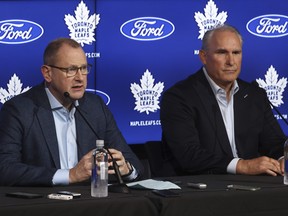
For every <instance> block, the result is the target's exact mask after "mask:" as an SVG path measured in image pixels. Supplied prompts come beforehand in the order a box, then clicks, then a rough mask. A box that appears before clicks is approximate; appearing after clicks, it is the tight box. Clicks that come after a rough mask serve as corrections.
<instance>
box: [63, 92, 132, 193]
mask: <svg viewBox="0 0 288 216" xmlns="http://www.w3.org/2000/svg"><path fill="white" fill-rule="evenodd" d="M64 97H65V98H67V99H69V100H70V101H71V102H72V106H73V107H75V109H76V111H77V112H78V113H79V114H80V116H81V117H82V119H83V120H84V121H85V123H86V124H87V125H88V127H89V128H90V130H91V131H92V132H93V133H94V135H95V136H96V137H97V139H99V138H100V137H99V136H98V134H97V133H96V131H95V130H94V128H93V127H92V126H91V124H90V123H89V122H88V120H87V119H86V118H85V116H84V115H83V114H82V112H81V110H80V109H79V108H78V107H77V106H75V104H74V102H73V100H72V99H71V97H70V94H69V92H64ZM105 149H106V150H107V152H108V154H109V155H110V157H111V160H112V165H113V169H114V171H115V176H116V178H117V181H118V183H116V184H111V185H109V186H108V191H109V192H115V193H131V191H130V189H129V188H128V186H127V185H126V184H125V183H124V182H123V179H122V177H121V174H120V170H119V166H118V164H117V163H116V161H115V160H114V158H113V156H112V154H111V152H110V151H109V150H108V148H105Z"/></svg>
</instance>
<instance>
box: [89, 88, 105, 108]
mask: <svg viewBox="0 0 288 216" xmlns="http://www.w3.org/2000/svg"><path fill="white" fill-rule="evenodd" d="M86 92H91V93H94V94H97V95H99V96H100V97H101V98H102V99H103V101H104V103H105V104H106V105H108V104H109V103H110V97H109V95H108V94H106V93H105V92H103V91H99V90H95V89H86Z"/></svg>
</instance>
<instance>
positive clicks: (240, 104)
mask: <svg viewBox="0 0 288 216" xmlns="http://www.w3.org/2000/svg"><path fill="white" fill-rule="evenodd" d="M238 85H239V91H238V92H237V93H236V94H235V96H234V124H235V144H236V148H237V152H238V156H239V157H243V149H242V148H241V146H242V145H239V142H240V141H239V140H238V139H237V138H238V137H241V136H240V135H239V134H243V132H242V131H241V128H243V125H246V122H245V121H246V119H247V117H248V116H247V113H245V111H244V110H250V108H249V106H250V103H248V99H249V98H248V97H249V88H247V87H246V86H245V85H243V83H242V82H241V80H238ZM243 111H244V112H243ZM244 128H245V127H244Z"/></svg>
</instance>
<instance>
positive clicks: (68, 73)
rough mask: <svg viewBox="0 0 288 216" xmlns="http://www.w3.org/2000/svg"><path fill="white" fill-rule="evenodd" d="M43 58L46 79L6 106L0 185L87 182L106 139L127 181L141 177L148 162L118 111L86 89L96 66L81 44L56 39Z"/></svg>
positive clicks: (0, 116) (1, 121) (0, 132)
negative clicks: (99, 142)
mask: <svg viewBox="0 0 288 216" xmlns="http://www.w3.org/2000/svg"><path fill="white" fill-rule="evenodd" d="M43 60H44V64H43V65H42V67H41V72H42V75H43V78H44V82H43V83H42V84H40V85H37V86H35V87H33V88H31V89H30V90H29V91H27V92H25V93H23V94H20V95H18V96H15V97H14V98H12V99H10V100H9V101H7V102H6V103H5V104H4V105H3V107H2V109H1V112H0V185H11V186H14V185H48V186H49V185H68V184H72V183H78V182H83V181H87V180H89V179H90V176H91V168H92V151H93V149H94V148H95V143H96V139H103V140H105V143H106V147H107V148H109V150H110V152H111V155H112V157H113V158H114V160H116V163H117V164H118V166H119V170H120V174H121V175H122V176H123V179H124V180H127V181H132V180H135V179H138V178H139V177H141V174H142V173H143V168H142V165H141V163H140V161H139V160H138V158H137V157H136V155H135V154H134V153H133V152H132V151H131V149H130V148H129V146H128V145H127V143H126V141H125V139H124V137H123V136H122V134H121V132H120V131H119V129H118V127H117V125H116V122H115V120H114V118H113V115H112V113H111V112H110V111H109V109H108V107H107V106H106V105H105V104H104V102H103V101H102V99H101V98H100V97H99V96H97V95H95V94H92V93H87V92H85V89H86V87H87V75H88V73H89V72H90V69H91V65H89V64H88V63H87V59H86V55H85V53H84V51H83V49H82V47H81V46H80V45H79V43H77V42H76V41H74V40H72V39H68V38H60V39H57V40H54V41H52V42H51V43H49V44H48V46H47V47H46V49H45V51H44V59H43ZM76 107H77V108H76ZM87 120H88V121H89V122H88V124H87ZM91 127H92V128H91ZM109 165H110V166H112V162H111V161H110V162H109ZM108 173H109V174H114V170H113V169H109V171H108Z"/></svg>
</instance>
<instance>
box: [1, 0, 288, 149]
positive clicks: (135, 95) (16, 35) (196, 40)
mask: <svg viewBox="0 0 288 216" xmlns="http://www.w3.org/2000/svg"><path fill="white" fill-rule="evenodd" d="M287 8H288V1H285V0H274V1H271V0H249V1H242V0H234V1H231V0H189V1H188V0H162V1H161V0H83V1H81V0H55V1H53V0H52V1H51V0H50V1H44V0H17V1H16V0H14V1H13V0H12V1H11V0H10V1H2V0H0V50H1V60H0V101H1V104H3V103H5V101H7V100H8V99H9V98H11V97H13V96H15V95H17V94H19V93H21V92H23V91H26V90H27V89H29V88H30V87H32V86H33V85H35V84H37V83H39V82H42V80H43V79H42V75H41V72H40V67H41V65H42V53H43V50H44V49H45V47H46V45H47V43H48V42H49V41H51V40H53V39H55V38H58V37H71V38H73V39H76V40H77V41H79V42H80V43H81V44H82V46H83V49H84V50H85V52H86V55H87V58H88V62H89V63H91V64H92V65H93V70H92V71H93V72H92V73H91V74H89V76H88V79H89V82H88V89H87V91H92V92H96V93H97V94H99V95H101V97H102V98H103V99H104V101H105V102H106V103H107V104H108V106H109V108H110V109H111V111H112V112H113V114H114V116H115V119H116V121H117V123H118V126H119V128H120V130H121V131H122V133H123V135H124V137H125V138H126V140H127V142H128V143H129V144H137V143H144V142H146V141H149V140H160V139H161V122H160V120H159V111H160V107H159V103H160V100H161V95H162V94H163V91H165V90H166V89H167V88H169V87H170V86H171V85H173V84H174V83H175V82H177V81H178V80H181V79H184V78H185V77H187V76H188V75H190V74H192V73H194V72H195V71H196V70H198V69H199V68H200V67H201V63H200V60H199V57H198V51H199V48H200V46H201V39H202V36H203V33H204V32H205V31H206V30H207V29H209V28H211V26H213V25H214V24H217V23H224V22H226V23H229V24H231V25H234V26H235V27H237V28H238V29H239V31H240V32H241V34H242V35H243V39H244V47H243V65H242V72H241V75H240V77H241V78H242V79H245V80H247V81H253V80H257V82H258V83H259V84H260V85H261V86H262V87H263V88H265V89H266V91H267V94H268V96H269V99H270V101H271V102H272V103H273V104H274V105H275V106H276V107H277V108H278V109H279V111H280V112H281V114H282V115H283V116H284V118H286V119H287V104H288V93H287V92H288V90H287V89H288V88H287V74H288V73H287V66H288V63H287V60H286V59H287V57H286V52H287V50H288V13H287ZM1 104H0V106H1ZM275 117H276V118H277V119H278V120H279V123H280V124H281V126H282V128H283V130H284V131H285V133H286V134H288V126H287V125H285V124H284V121H283V120H282V119H281V118H279V115H278V114H277V113H275Z"/></svg>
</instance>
